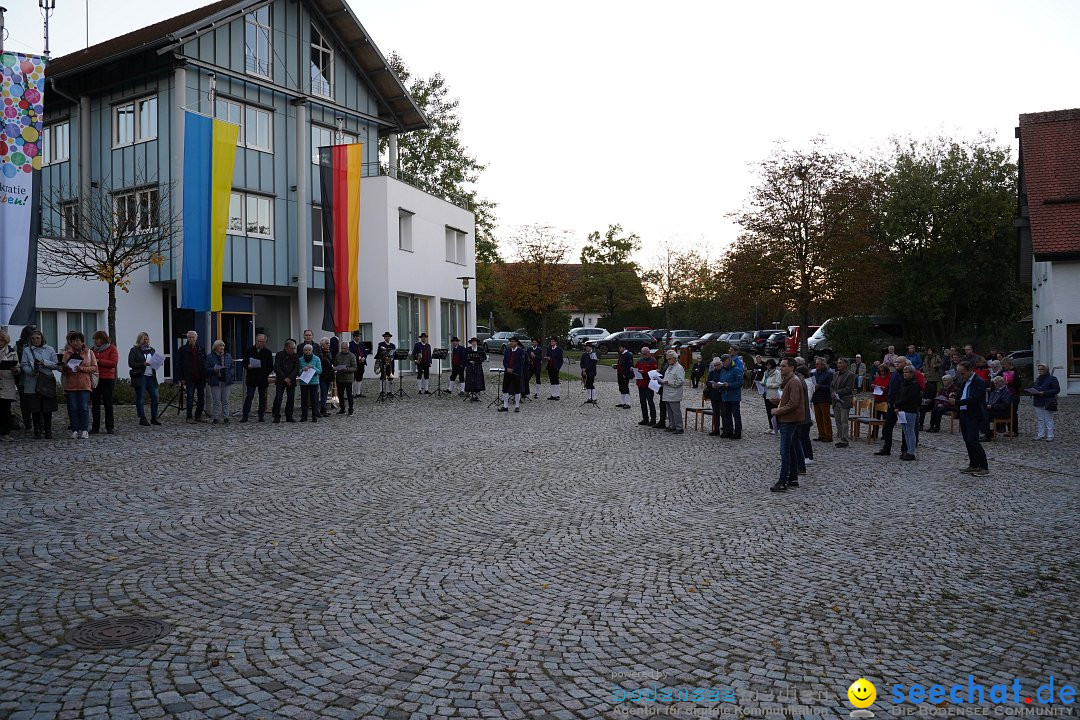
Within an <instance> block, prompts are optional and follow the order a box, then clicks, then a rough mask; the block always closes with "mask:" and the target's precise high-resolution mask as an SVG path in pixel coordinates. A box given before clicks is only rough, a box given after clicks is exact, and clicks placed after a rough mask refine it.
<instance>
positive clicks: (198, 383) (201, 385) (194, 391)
mask: <svg viewBox="0 0 1080 720" xmlns="http://www.w3.org/2000/svg"><path fill="white" fill-rule="evenodd" d="M184 386H185V387H186V388H187V416H188V419H189V420H190V419H191V412H192V411H193V410H194V411H195V417H197V418H199V417H202V416H203V415H204V414H205V413H206V381H205V380H188V381H187V382H186V383H184ZM196 396H198V398H197V400H196V404H195V405H194V406H193V405H192V403H191V401H192V399H193V398H195V397H196Z"/></svg>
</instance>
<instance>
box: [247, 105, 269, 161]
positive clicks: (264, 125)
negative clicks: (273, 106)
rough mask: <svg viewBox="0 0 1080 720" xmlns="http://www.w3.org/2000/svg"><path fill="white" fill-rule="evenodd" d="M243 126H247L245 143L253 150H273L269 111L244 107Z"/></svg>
mask: <svg viewBox="0 0 1080 720" xmlns="http://www.w3.org/2000/svg"><path fill="white" fill-rule="evenodd" d="M244 126H245V127H246V128H247V134H246V136H245V144H246V145H247V147H249V148H252V149H253V150H262V151H263V152H273V143H272V140H271V138H270V113H269V112H268V111H266V110H263V109H262V108H257V107H251V106H248V107H246V108H245V109H244Z"/></svg>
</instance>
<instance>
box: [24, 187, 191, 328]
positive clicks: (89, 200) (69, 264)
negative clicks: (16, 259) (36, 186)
mask: <svg viewBox="0 0 1080 720" xmlns="http://www.w3.org/2000/svg"><path fill="white" fill-rule="evenodd" d="M129 187H138V188H139V190H137V191H129V192H121V191H119V189H113V188H110V187H109V186H108V183H107V182H106V181H104V180H102V181H99V182H98V183H97V187H93V186H92V187H91V188H90V192H89V194H88V196H86V197H84V198H80V199H79V201H78V203H77V204H76V203H73V202H68V201H66V200H65V198H67V197H69V196H70V194H69V192H67V191H66V190H65V189H64V188H63V187H61V186H56V187H55V188H54V189H53V192H52V193H51V194H50V195H49V196H47V197H44V198H42V215H43V217H44V218H45V221H44V222H43V223H42V236H41V237H40V238H39V239H38V257H39V263H40V265H41V271H42V274H43V275H45V276H46V277H47V278H48V281H47V282H53V283H56V284H63V283H64V282H66V281H67V279H68V278H80V279H83V280H100V281H101V282H104V283H105V285H106V287H107V288H108V293H109V309H108V326H109V337H110V338H112V339H113V341H114V342H115V340H116V291H117V290H121V291H123V292H125V293H126V292H129V291H130V288H131V277H132V276H133V275H134V274H135V273H136V272H137V271H139V270H141V269H142V268H144V267H147V266H149V265H156V266H159V267H160V266H161V265H162V264H163V263H164V262H165V256H166V255H167V254H168V253H169V252H170V250H171V249H172V247H173V243H174V241H175V237H176V233H177V231H178V229H179V227H180V219H179V216H178V215H175V214H173V211H172V208H174V207H175V205H174V203H172V202H171V199H172V196H171V190H172V186H171V185H168V184H166V185H156V184H150V183H147V182H146V181H145V179H144V178H136V179H135V180H134V182H133V183H132V184H131V185H130V186H129Z"/></svg>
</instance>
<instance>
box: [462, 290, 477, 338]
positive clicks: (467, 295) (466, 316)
mask: <svg viewBox="0 0 1080 720" xmlns="http://www.w3.org/2000/svg"><path fill="white" fill-rule="evenodd" d="M475 279H476V278H474V277H470V276H469V275H462V276H461V277H459V278H458V280H460V281H461V287H462V289H463V290H465V308H464V312H463V313H462V314H463V315H464V316H465V337H464V338H462V340H463V341H464V342H469V281H470V280H475Z"/></svg>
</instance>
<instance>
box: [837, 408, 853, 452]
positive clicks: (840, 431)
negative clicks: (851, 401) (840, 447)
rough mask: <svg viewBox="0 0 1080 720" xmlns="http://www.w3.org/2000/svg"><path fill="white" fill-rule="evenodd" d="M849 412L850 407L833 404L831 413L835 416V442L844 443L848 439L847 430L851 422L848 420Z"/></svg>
mask: <svg viewBox="0 0 1080 720" xmlns="http://www.w3.org/2000/svg"><path fill="white" fill-rule="evenodd" d="M850 413H851V408H849V407H846V406H844V405H843V404H838V405H833V414H834V415H835V416H836V439H837V442H843V443H846V442H847V441H848V439H849V438H848V430H850V429H851V423H849V422H848V415H849V414H850Z"/></svg>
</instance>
